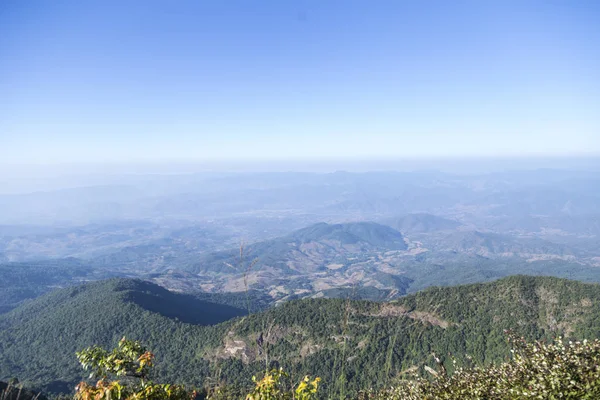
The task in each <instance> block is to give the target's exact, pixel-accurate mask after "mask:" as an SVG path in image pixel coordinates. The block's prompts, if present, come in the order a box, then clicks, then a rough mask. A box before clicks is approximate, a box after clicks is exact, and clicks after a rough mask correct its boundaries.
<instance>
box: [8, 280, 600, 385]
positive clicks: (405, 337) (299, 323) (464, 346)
mask: <svg viewBox="0 0 600 400" xmlns="http://www.w3.org/2000/svg"><path fill="white" fill-rule="evenodd" d="M599 289H600V286H598V285H596V284H583V283H580V282H576V281H569V280H564V279H557V278H542V277H527V276H513V277H509V278H505V279H501V280H498V281H495V282H491V283H486V284H473V285H464V286H456V287H444V288H440V287H434V288H430V289H428V290H425V291H422V292H419V293H416V294H413V295H408V296H406V297H403V298H400V299H398V300H395V301H392V302H383V303H377V302H369V301H350V300H343V299H305V300H298V301H290V302H286V303H284V304H282V305H280V306H278V307H275V308H272V309H269V310H267V311H265V312H261V313H257V314H252V315H250V316H246V317H243V318H234V319H232V320H227V321H225V322H223V323H220V324H218V325H214V326H202V325H199V324H202V323H206V322H216V320H218V319H223V320H224V319H225V318H229V317H231V316H233V315H241V314H242V312H241V311H239V310H236V309H232V308H231V307H226V306H220V305H215V304H211V303H206V302H200V301H198V300H194V299H192V298H191V297H186V298H185V301H183V300H182V299H184V298H183V297H180V296H181V295H179V294H174V293H169V292H167V291H165V290H164V289H162V288H160V287H158V286H156V285H154V284H151V283H148V282H143V281H139V280H125V279H112V280H108V281H102V282H96V283H93V284H85V285H82V286H78V287H73V288H66V289H60V290H57V291H54V292H52V293H49V294H47V295H44V296H42V297H40V298H38V299H35V300H32V301H30V302H27V303H25V304H22V305H20V306H19V307H17V308H16V309H14V310H12V311H11V312H9V313H6V314H4V315H1V316H0V350H1V351H0V380H2V379H5V380H6V379H7V377H13V376H17V377H19V379H21V381H22V382H24V384H26V386H28V387H32V388H35V389H40V388H42V389H45V390H48V391H55V392H59V391H65V390H69V389H70V388H72V385H73V384H74V383H75V382H76V381H77V380H79V379H81V377H82V376H81V374H82V371H81V370H80V369H79V368H78V366H77V363H76V360H75V358H74V356H73V354H74V352H75V351H77V350H79V349H82V348H84V347H86V346H90V345H93V344H99V345H103V346H114V344H115V343H116V342H117V341H118V340H119V339H120V338H121V337H122V336H123V335H125V336H127V337H128V338H130V339H136V340H141V341H143V342H144V343H145V344H147V346H148V347H149V348H150V349H152V350H153V351H154V352H155V354H156V356H157V371H156V372H157V377H158V378H160V379H163V380H165V381H169V382H173V383H187V384H193V385H201V384H203V383H206V382H207V380H206V379H207V377H210V376H214V373H216V372H217V371H219V373H220V379H222V380H224V381H226V382H228V383H230V384H243V383H247V382H249V381H250V377H251V376H252V374H255V373H257V372H258V371H261V370H263V369H264V367H265V355H266V354H268V360H269V362H270V363H271V365H273V366H276V365H281V366H282V367H284V368H285V369H286V370H287V371H288V372H290V373H291V374H292V375H293V376H303V375H304V374H311V375H317V376H320V377H322V379H323V383H324V386H323V389H324V390H325V393H327V394H328V395H329V397H332V396H333V395H335V394H336V393H338V394H339V391H340V389H341V387H342V385H343V387H344V388H345V390H347V393H351V392H353V391H355V390H357V389H359V388H365V387H377V386H386V385H387V384H388V383H389V382H390V379H391V378H392V377H394V376H396V375H397V374H398V373H399V372H400V371H403V370H407V369H409V368H411V370H413V371H415V372H418V371H422V368H423V367H424V366H425V365H434V364H432V363H433V361H432V358H431V353H432V352H434V353H435V354H437V355H438V356H440V357H442V359H443V361H444V363H445V364H446V366H447V368H448V369H451V368H452V363H451V361H450V357H449V355H450V354H452V355H453V356H455V357H456V358H457V361H458V362H459V364H462V363H466V362H467V360H466V358H465V355H470V356H472V358H473V361H474V362H476V363H483V364H486V363H490V362H497V361H500V360H502V359H504V358H505V357H507V356H508V348H507V342H506V337H505V334H504V330H505V329H512V330H514V331H515V332H516V333H517V334H520V335H523V336H525V337H527V338H530V339H533V338H536V339H537V338H550V337H554V336H557V335H563V336H566V337H568V338H595V337H600V322H599V321H600V309H599V308H598V307H595V306H594V305H595V304H597V303H598V301H600V290H599ZM157 302H159V303H160V306H158V307H157V306H156V303H157ZM205 316H206V318H205ZM207 318H208V320H207ZM259 337H262V338H263V339H262V340H261V341H260V342H261V343H262V346H261V348H260V349H259V347H258V345H257V342H258V338H259Z"/></svg>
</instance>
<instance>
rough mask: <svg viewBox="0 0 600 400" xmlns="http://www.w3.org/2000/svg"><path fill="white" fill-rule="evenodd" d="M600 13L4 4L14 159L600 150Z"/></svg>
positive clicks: (3, 141) (419, 6)
mask: <svg viewBox="0 0 600 400" xmlns="http://www.w3.org/2000/svg"><path fill="white" fill-rule="evenodd" d="M599 21H600V1H597V0H590V1H585V0H581V1H579V0H564V1H550V0H548V1H528V0H514V1H510V0H498V1H492V0H483V1H482V0H476V1H460V0H456V1H447V0H441V1H412V0H406V1H403V0H393V1H383V0H382V1H377V0H375V1H352V0H343V1H327V0H315V1H308V0H306V1H305V0H277V1H260V0H246V1H227V0H209V1H201V0H195V1H179V0H174V1H166V0H161V1H153V0H137V1H136V0H119V1H112V0H101V1H92V0H86V1H81V0H78V1H62V0H53V1H48V0H39V1H34V0H31V1H30V0H3V1H1V2H0V163H5V164H27V163H35V164H46V163H48V164H53V163H65V162H68V163H71V162H75V163H78V162H111V163H122V162H129V161H133V162H141V161H143V162H152V161H170V160H179V161H180V160H185V161H194V160H199V161H205V160H228V159H236V160H242V159H256V160H264V159H267V160H268V159H286V158H292V159H309V158H352V157H357V158H377V157H388V158H389V157H436V156H445V157H447V156H450V157H452V156H514V155H532V154H533V155H546V156H547V155H557V154H562V155H577V154H600V23H599Z"/></svg>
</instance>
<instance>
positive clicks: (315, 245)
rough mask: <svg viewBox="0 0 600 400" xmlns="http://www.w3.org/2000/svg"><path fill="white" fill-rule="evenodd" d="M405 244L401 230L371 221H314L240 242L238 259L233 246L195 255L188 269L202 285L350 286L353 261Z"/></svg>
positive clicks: (278, 289)
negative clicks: (264, 238)
mask: <svg viewBox="0 0 600 400" xmlns="http://www.w3.org/2000/svg"><path fill="white" fill-rule="evenodd" d="M406 249H407V245H406V243H405V241H404V237H403V236H402V234H401V233H400V232H398V231H396V230H394V229H393V228H391V227H389V226H385V225H381V224H377V223H374V222H352V223H344V224H327V223H318V224H314V225H311V226H309V227H306V228H303V229H300V230H297V231H294V232H292V233H291V234H289V235H287V236H282V237H279V238H275V239H271V240H267V241H263V242H258V243H254V244H251V245H248V246H245V247H244V248H243V254H242V255H243V260H242V263H241V264H240V249H239V248H238V249H232V250H228V251H219V252H214V253H209V254H207V255H204V256H200V257H199V261H198V262H197V263H195V264H193V265H191V266H189V267H188V268H187V269H188V270H189V271H191V272H193V273H196V274H199V275H200V277H205V279H204V282H203V283H202V284H201V288H202V290H205V291H215V290H220V291H244V290H246V289H247V288H248V287H250V288H252V289H263V290H267V291H269V292H272V293H273V295H274V297H281V296H286V295H297V294H300V293H314V292H318V291H320V290H326V289H330V288H332V287H334V286H343V285H348V286H349V285H351V284H352V280H351V279H350V276H351V275H352V273H353V272H352V273H351V272H350V271H349V268H351V267H352V265H357V264H359V263H363V262H366V261H368V260H369V259H370V258H372V257H376V256H377V255H379V254H382V253H385V252H398V251H404V250H406ZM253 260H256V262H255V265H253ZM251 266H252V268H250V267H251ZM363 267H364V266H363ZM363 270H364V268H363ZM367 271H368V269H367ZM384 275H385V274H384ZM373 279H378V278H373ZM385 279H387V280H389V279H393V278H391V277H389V276H386V277H385Z"/></svg>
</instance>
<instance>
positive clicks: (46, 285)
mask: <svg viewBox="0 0 600 400" xmlns="http://www.w3.org/2000/svg"><path fill="white" fill-rule="evenodd" d="M117 275H120V274H119V273H118V272H114V271H111V270H108V269H104V270H98V269H94V268H90V267H89V266H87V265H86V264H85V263H83V262H81V261H79V260H76V259H72V258H68V259H60V260H41V261H32V262H21V263H5V264H2V263H0V276H1V277H2V279H0V314H1V313H3V312H6V311H8V310H10V309H12V308H14V307H16V306H17V305H19V304H20V303H21V302H23V301H25V300H27V299H32V298H35V297H37V296H39V295H41V294H43V293H46V292H48V291H50V290H52V289H55V288H57V287H65V286H70V285H76V284H80V283H82V282H85V281H89V280H99V279H106V278H109V277H113V276H117Z"/></svg>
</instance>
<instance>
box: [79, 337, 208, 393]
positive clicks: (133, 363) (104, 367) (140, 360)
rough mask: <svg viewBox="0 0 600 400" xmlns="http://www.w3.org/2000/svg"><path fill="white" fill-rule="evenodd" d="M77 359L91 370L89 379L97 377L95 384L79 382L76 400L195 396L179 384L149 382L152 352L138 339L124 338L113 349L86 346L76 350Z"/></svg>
mask: <svg viewBox="0 0 600 400" xmlns="http://www.w3.org/2000/svg"><path fill="white" fill-rule="evenodd" d="M77 359H78V360H79V363H80V364H81V366H82V367H83V369H85V370H91V373H90V376H89V378H90V379H92V378H94V377H99V378H100V379H99V380H98V381H97V382H96V383H95V385H90V384H88V383H86V382H80V383H79V385H77V387H76V388H75V400H104V399H106V400H112V399H119V400H142V399H144V400H145V399H148V400H183V399H186V400H187V399H194V398H195V397H196V392H188V391H186V390H185V388H183V387H182V386H179V385H170V384H159V383H154V382H152V381H151V380H150V379H149V378H148V375H149V372H150V369H151V368H152V365H153V360H154V354H152V353H151V352H150V351H148V350H147V349H146V348H145V347H144V346H142V345H141V344H140V343H139V342H137V341H131V340H127V339H126V338H123V339H121V341H120V342H119V345H118V347H117V348H116V349H113V350H112V351H108V350H105V349H103V348H101V347H98V346H93V347H88V348H87V349H84V350H82V351H80V352H78V353H77ZM115 378H116V379H115ZM111 379H112V380H111Z"/></svg>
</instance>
